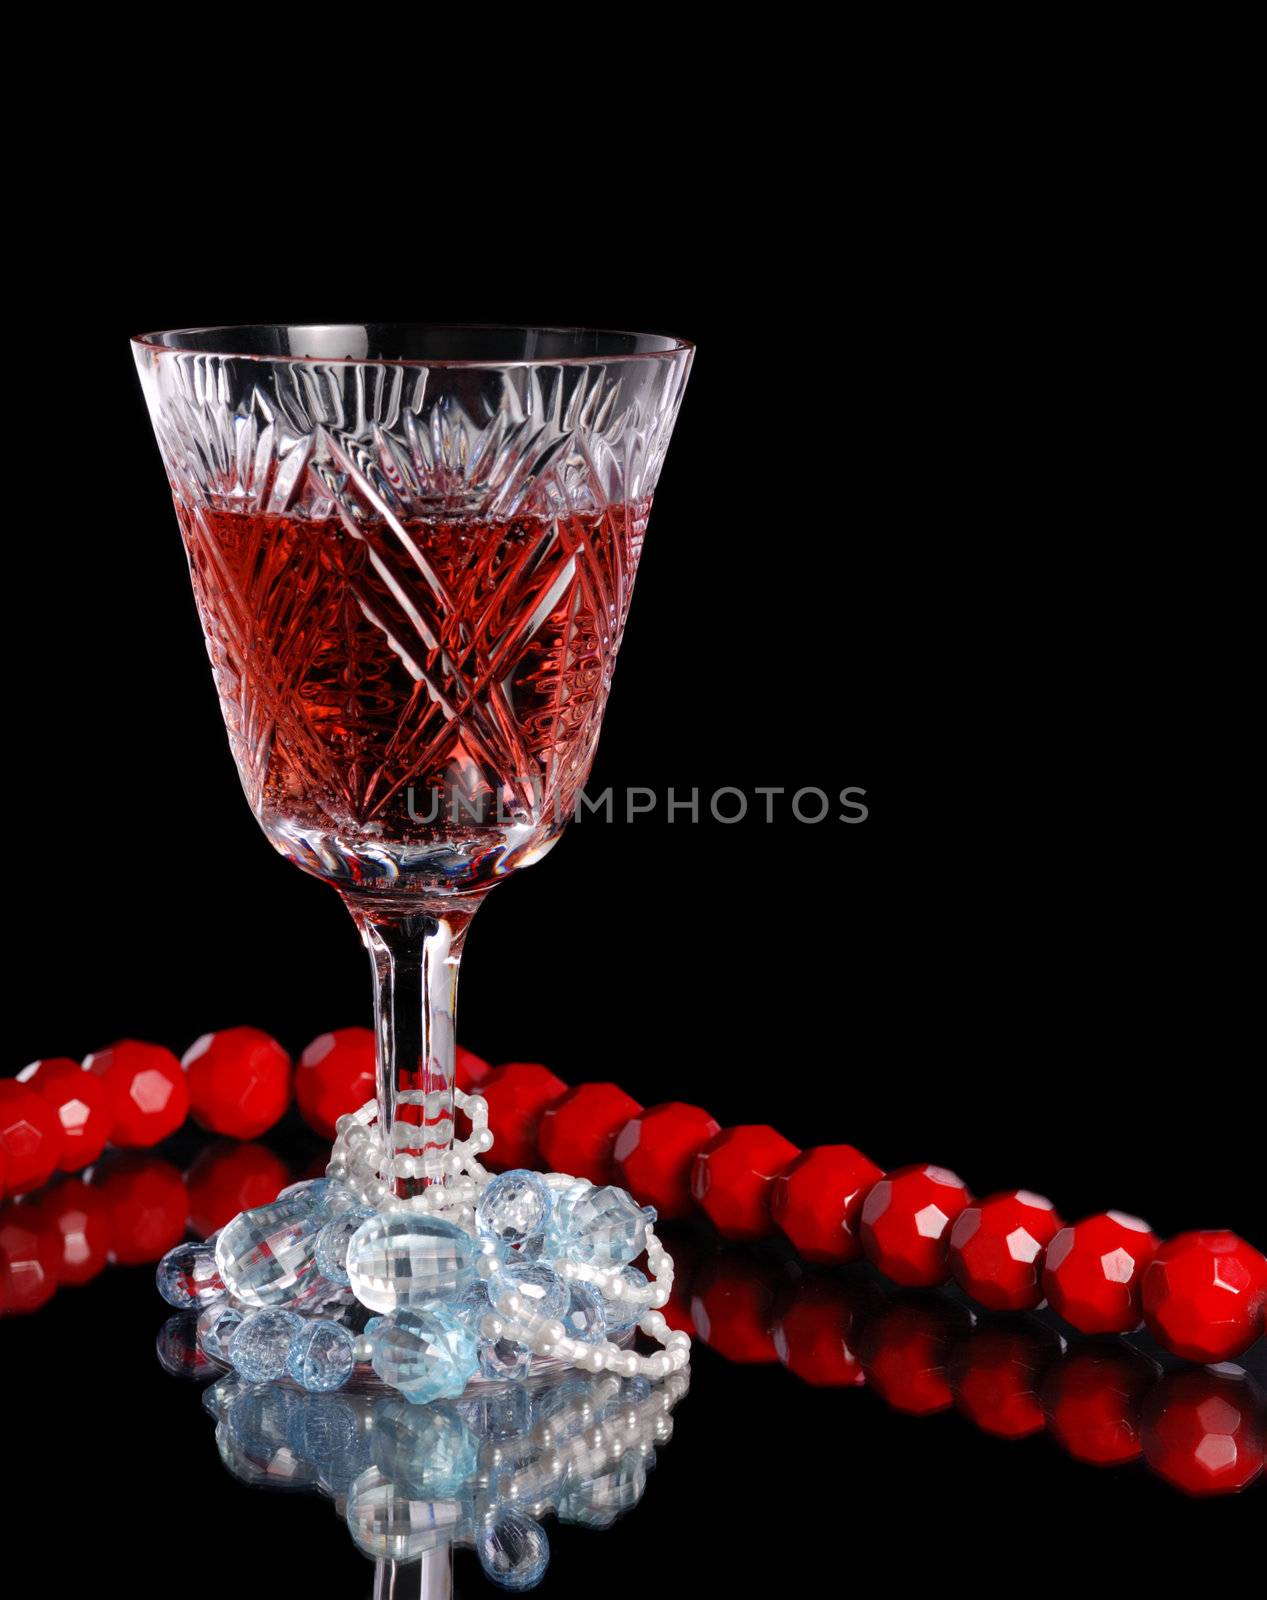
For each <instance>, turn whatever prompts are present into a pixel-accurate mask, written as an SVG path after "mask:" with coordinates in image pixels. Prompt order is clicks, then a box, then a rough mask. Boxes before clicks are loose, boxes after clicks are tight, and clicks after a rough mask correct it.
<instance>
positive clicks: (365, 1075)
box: [295, 1028, 376, 1139]
mask: <svg viewBox="0 0 1267 1600" xmlns="http://www.w3.org/2000/svg"><path fill="white" fill-rule="evenodd" d="M375 1092H376V1091H375V1080H374V1035H373V1033H372V1031H371V1030H370V1029H369V1028H336V1029H335V1030H334V1032H333V1033H323V1034H320V1035H319V1036H318V1037H317V1038H315V1039H314V1040H313V1041H312V1043H311V1044H310V1045H309V1046H308V1048H307V1049H306V1050H305V1051H304V1053H303V1055H301V1056H300V1058H299V1066H298V1068H297V1069H296V1071H295V1103H296V1104H297V1105H298V1107H299V1114H300V1115H301V1116H302V1117H303V1119H304V1121H305V1122H306V1123H307V1124H308V1126H309V1127H310V1128H311V1129H312V1131H313V1132H314V1133H319V1134H320V1135H321V1137H322V1138H323V1139H333V1138H334V1125H335V1123H336V1122H337V1121H338V1120H339V1118H340V1117H342V1116H345V1115H348V1114H350V1113H351V1112H353V1111H359V1110H360V1109H361V1107H362V1106H363V1105H364V1104H365V1102H366V1101H367V1100H372V1099H373V1098H374V1095H375Z"/></svg>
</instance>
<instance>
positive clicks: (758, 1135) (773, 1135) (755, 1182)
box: [691, 1122, 801, 1241]
mask: <svg viewBox="0 0 1267 1600" xmlns="http://www.w3.org/2000/svg"><path fill="white" fill-rule="evenodd" d="M800 1153H801V1152H800V1150H799V1149H798V1148H797V1147H796V1145H794V1144H793V1143H792V1141H791V1140H790V1139H785V1138H784V1137H783V1135H782V1134H781V1133H778V1132H776V1131H775V1129H773V1128H771V1127H770V1126H769V1125H768V1124H767V1123H763V1122H762V1123H747V1124H744V1125H743V1126H741V1127H738V1128H724V1129H723V1130H722V1131H721V1132H720V1133H718V1134H715V1135H714V1137H713V1138H711V1139H710V1140H709V1141H708V1143H707V1144H706V1145H705V1146H704V1148H703V1149H702V1150H700V1151H698V1152H697V1153H696V1156H695V1161H694V1163H693V1165H692V1167H691V1194H692V1196H693V1198H694V1199H695V1202H696V1204H697V1205H699V1206H700V1207H701V1208H702V1209H703V1211H704V1214H705V1215H706V1216H707V1217H708V1219H709V1221H710V1222H711V1223H712V1224H713V1226H714V1227H715V1228H716V1229H717V1231H718V1232H719V1233H720V1234H721V1236H722V1238H723V1239H732V1240H736V1241H739V1240H745V1239H763V1238H764V1237H765V1236H766V1234H768V1233H769V1232H770V1231H771V1227H772V1224H771V1221H770V1193H771V1190H772V1189H773V1188H774V1180H775V1179H776V1178H777V1177H778V1176H779V1174H780V1173H781V1172H782V1171H783V1170H784V1169H785V1168H786V1167H787V1166H788V1165H789V1164H790V1163H791V1162H793V1161H795V1160H796V1158H797V1156H799V1155H800Z"/></svg>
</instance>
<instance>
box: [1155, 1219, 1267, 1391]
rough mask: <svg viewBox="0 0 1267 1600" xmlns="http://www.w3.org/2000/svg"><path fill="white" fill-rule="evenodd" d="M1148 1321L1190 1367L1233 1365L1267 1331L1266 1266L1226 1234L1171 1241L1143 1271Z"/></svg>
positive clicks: (1255, 1253) (1157, 1336)
mask: <svg viewBox="0 0 1267 1600" xmlns="http://www.w3.org/2000/svg"><path fill="white" fill-rule="evenodd" d="M1141 1295H1142V1299H1143V1306H1144V1320H1145V1321H1146V1322H1147V1324H1148V1331H1149V1332H1150V1333H1151V1334H1152V1336H1153V1338H1154V1339H1156V1340H1157V1341H1158V1343H1159V1344H1163V1345H1165V1347H1166V1349H1167V1350H1172V1351H1173V1352H1174V1353H1175V1355H1177V1356H1186V1357H1187V1359H1188V1360H1189V1361H1230V1360H1231V1359H1232V1357H1233V1356H1238V1355H1240V1354H1241V1352H1242V1351H1243V1350H1248V1349H1249V1347H1250V1345H1252V1344H1253V1342H1254V1340H1255V1339H1257V1338H1258V1335H1259V1334H1260V1333H1261V1332H1262V1331H1263V1313H1264V1308H1265V1307H1267V1260H1264V1259H1263V1257H1262V1256H1261V1255H1260V1254H1259V1253H1258V1251H1257V1250H1255V1249H1254V1247H1253V1245H1249V1244H1246V1243H1245V1241H1244V1239H1241V1238H1238V1237H1237V1235H1236V1234H1234V1233H1228V1232H1227V1231H1226V1229H1210V1230H1205V1231H1200V1232H1193V1233H1181V1234H1178V1235H1176V1237H1175V1238H1173V1239H1168V1240H1167V1241H1166V1243H1165V1244H1164V1245H1162V1247H1161V1249H1160V1250H1158V1252H1157V1254H1156V1255H1155V1256H1154V1257H1153V1259H1152V1260H1151V1261H1150V1262H1149V1264H1148V1266H1147V1267H1146V1268H1145V1269H1144V1274H1143V1279H1142V1283H1141Z"/></svg>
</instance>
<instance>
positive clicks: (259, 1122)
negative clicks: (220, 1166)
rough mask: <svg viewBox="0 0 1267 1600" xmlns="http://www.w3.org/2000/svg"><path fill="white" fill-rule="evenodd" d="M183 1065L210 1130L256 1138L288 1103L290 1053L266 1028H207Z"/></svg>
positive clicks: (199, 1115) (198, 1117)
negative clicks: (208, 1029) (208, 1031)
mask: <svg viewBox="0 0 1267 1600" xmlns="http://www.w3.org/2000/svg"><path fill="white" fill-rule="evenodd" d="M181 1064H182V1065H183V1067H184V1068H185V1072H186V1074H187V1076H188V1082H189V1103H190V1106H191V1108H192V1110H193V1115H194V1121H195V1122H196V1123H197V1124H198V1126H199V1127H201V1128H206V1129H207V1131H208V1132H209V1133H220V1134H225V1135H227V1136H228V1137H229V1138H231V1139H258V1138H259V1136H260V1135H261V1134H262V1133H267V1132H268V1130H269V1129H270V1128H271V1127H272V1126H273V1124H274V1123H275V1122H277V1121H278V1120H279V1119H280V1118H281V1117H282V1115H283V1114H284V1113H285V1110H286V1107H287V1106H288V1105H289V1104H290V1057H289V1056H288V1055H287V1054H286V1052H285V1051H284V1050H283V1049H282V1047H281V1045H279V1044H278V1042H277V1040H276V1039H274V1038H272V1037H271V1035H269V1034H267V1033H265V1032H264V1030H263V1029H262V1028H222V1029H221V1030H220V1032H219V1033H204V1034H203V1036H202V1038H201V1039H198V1040H196V1041H195V1042H194V1043H193V1044H191V1045H190V1047H189V1049H188V1050H186V1051H185V1054H184V1057H183V1058H182V1063H181Z"/></svg>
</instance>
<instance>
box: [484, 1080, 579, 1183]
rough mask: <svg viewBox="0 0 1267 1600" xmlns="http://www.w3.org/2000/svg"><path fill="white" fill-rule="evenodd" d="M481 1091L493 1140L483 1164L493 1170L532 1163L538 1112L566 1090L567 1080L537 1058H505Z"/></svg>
mask: <svg viewBox="0 0 1267 1600" xmlns="http://www.w3.org/2000/svg"><path fill="white" fill-rule="evenodd" d="M480 1093H481V1094H482V1095H483V1096H484V1098H485V1100H487V1101H488V1126H489V1127H490V1128H491V1129H492V1133H493V1138H494V1140H495V1143H494V1145H493V1148H492V1149H491V1150H490V1151H489V1152H488V1154H487V1155H486V1156H485V1157H484V1164H485V1165H486V1166H488V1167H490V1168H491V1169H492V1170H493V1171H494V1172H509V1171H510V1170H511V1168H512V1167H535V1166H536V1165H537V1129H538V1128H539V1127H540V1125H541V1115H542V1113H543V1112H544V1111H545V1109H546V1107H547V1106H550V1105H553V1104H554V1102H555V1101H556V1100H558V1099H559V1098H560V1097H561V1096H562V1095H564V1094H566V1093H567V1084H566V1083H564V1081H563V1079H562V1078H556V1077H555V1075H554V1073H553V1072H551V1071H550V1069H549V1067H543V1066H542V1065H541V1063H540V1062H539V1061H508V1062H507V1063H506V1064H505V1065H504V1066H501V1067H494V1069H493V1071H492V1073H491V1074H490V1075H489V1076H488V1078H486V1079H485V1081H484V1082H483V1084H482V1085H481V1086H480Z"/></svg>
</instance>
